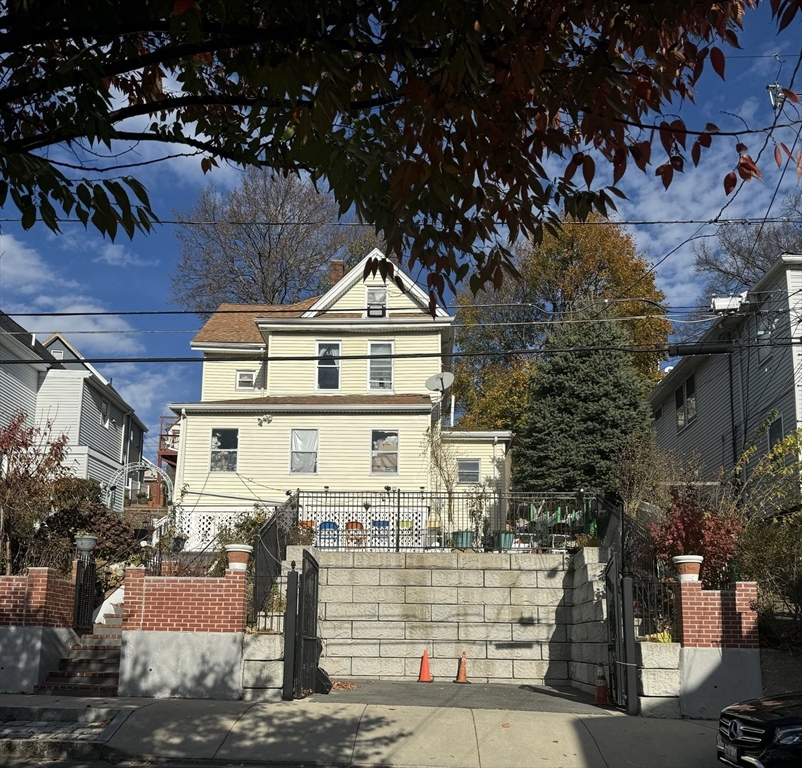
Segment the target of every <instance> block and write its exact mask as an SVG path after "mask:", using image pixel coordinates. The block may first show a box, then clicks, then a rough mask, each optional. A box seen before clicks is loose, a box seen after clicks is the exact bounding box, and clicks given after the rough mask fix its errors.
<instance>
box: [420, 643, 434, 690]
mask: <svg viewBox="0 0 802 768" xmlns="http://www.w3.org/2000/svg"><path fill="white" fill-rule="evenodd" d="M418 682H419V683H431V682H432V673H431V672H429V651H427V650H424V651H423V656H421V659H420V674H419V675H418Z"/></svg>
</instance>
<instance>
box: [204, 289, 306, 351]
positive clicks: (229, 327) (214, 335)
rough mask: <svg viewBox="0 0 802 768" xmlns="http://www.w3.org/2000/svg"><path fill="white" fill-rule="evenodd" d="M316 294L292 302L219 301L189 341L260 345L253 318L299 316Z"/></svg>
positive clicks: (261, 340)
mask: <svg viewBox="0 0 802 768" xmlns="http://www.w3.org/2000/svg"><path fill="white" fill-rule="evenodd" d="M320 298H321V297H320V296H312V297H311V298H309V299H304V300H303V301H299V302H296V303H295V304H221V305H220V306H219V307H218V308H217V310H216V311H215V313H214V314H213V315H212V316H211V317H210V318H209V319H208V320H207V321H206V323H205V324H204V326H203V328H201V329H200V331H198V334H197V335H196V336H195V338H194V339H192V342H191V343H192V344H214V343H221V344H225V343H237V342H239V343H243V344H263V343H264V339H263V338H262V334H261V333H259V329H258V328H257V327H256V324H255V323H254V320H255V319H256V318H257V317H265V316H267V317H276V318H287V317H303V314H304V312H305V311H306V310H308V309H309V308H310V307H311V306H312V305H313V304H314V303H315V302H317V301H319V300H320Z"/></svg>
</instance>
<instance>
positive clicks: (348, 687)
mask: <svg viewBox="0 0 802 768" xmlns="http://www.w3.org/2000/svg"><path fill="white" fill-rule="evenodd" d="M331 687H332V689H333V690H335V691H355V690H356V686H355V685H354V684H353V683H346V682H345V681H344V680H335V681H334V682H333V683H332V685H331Z"/></svg>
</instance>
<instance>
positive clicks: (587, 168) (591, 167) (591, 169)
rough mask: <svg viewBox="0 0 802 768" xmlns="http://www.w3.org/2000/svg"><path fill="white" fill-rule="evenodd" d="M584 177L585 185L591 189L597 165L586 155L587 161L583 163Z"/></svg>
mask: <svg viewBox="0 0 802 768" xmlns="http://www.w3.org/2000/svg"><path fill="white" fill-rule="evenodd" d="M582 175H583V176H584V177H585V184H587V185H588V187H590V183H591V182H592V181H593V177H594V176H595V175H596V163H594V162H593V158H592V157H591V156H590V155H585V159H584V160H583V161H582Z"/></svg>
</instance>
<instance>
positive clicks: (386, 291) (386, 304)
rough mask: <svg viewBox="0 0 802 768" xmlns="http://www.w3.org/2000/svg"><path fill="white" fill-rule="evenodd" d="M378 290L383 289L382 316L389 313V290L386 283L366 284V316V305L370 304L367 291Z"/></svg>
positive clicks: (366, 311) (366, 306) (366, 307)
mask: <svg viewBox="0 0 802 768" xmlns="http://www.w3.org/2000/svg"><path fill="white" fill-rule="evenodd" d="M378 290H383V291H384V304H383V306H384V316H385V317H387V315H389V314H390V291H389V289H388V288H387V285H386V284H385V285H366V286H365V317H367V316H368V307H369V306H370V302H369V301H368V293H369V292H370V291H378Z"/></svg>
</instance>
